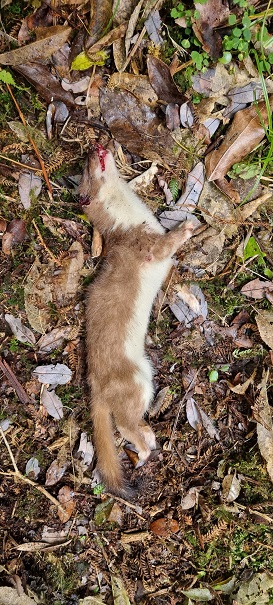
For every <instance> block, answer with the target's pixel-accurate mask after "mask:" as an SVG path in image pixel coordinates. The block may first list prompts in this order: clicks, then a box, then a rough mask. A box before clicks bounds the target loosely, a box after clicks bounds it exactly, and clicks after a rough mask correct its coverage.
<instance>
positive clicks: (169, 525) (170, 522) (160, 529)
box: [150, 517, 179, 538]
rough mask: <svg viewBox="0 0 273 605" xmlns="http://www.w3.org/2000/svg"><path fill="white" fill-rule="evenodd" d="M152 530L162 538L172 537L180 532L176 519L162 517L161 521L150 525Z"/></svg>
mask: <svg viewBox="0 0 273 605" xmlns="http://www.w3.org/2000/svg"><path fill="white" fill-rule="evenodd" d="M150 530H151V531H152V532H153V534H156V536H161V537H162V538H165V537H167V536H170V534H172V533H174V534H175V533H177V532H178V531H179V523H178V522H177V521H176V520H175V519H168V518H167V517H162V518H161V519H156V520H155V521H152V523H151V525H150Z"/></svg>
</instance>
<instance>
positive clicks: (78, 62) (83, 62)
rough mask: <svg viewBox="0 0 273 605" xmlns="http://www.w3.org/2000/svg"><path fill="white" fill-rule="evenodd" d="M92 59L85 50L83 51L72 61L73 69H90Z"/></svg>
mask: <svg viewBox="0 0 273 605" xmlns="http://www.w3.org/2000/svg"><path fill="white" fill-rule="evenodd" d="M91 65H92V61H90V59H89V58H88V57H87V55H86V54H85V52H83V51H82V52H81V53H80V54H79V55H77V56H76V57H75V59H74V60H73V61H72V63H71V69H76V70H79V71H82V70H83V69H88V67H91Z"/></svg>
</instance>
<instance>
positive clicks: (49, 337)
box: [37, 326, 79, 353]
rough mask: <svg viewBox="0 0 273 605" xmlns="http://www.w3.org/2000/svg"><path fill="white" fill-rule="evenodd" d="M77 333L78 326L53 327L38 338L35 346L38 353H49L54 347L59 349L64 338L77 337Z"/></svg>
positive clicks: (71, 338) (72, 338)
mask: <svg viewBox="0 0 273 605" xmlns="http://www.w3.org/2000/svg"><path fill="white" fill-rule="evenodd" d="M78 333H79V327H78V326H61V327H60V328H54V329H53V330H51V331H50V332H48V333H47V334H44V336H41V338H40V339H39V340H38V342H37V347H38V348H39V353H51V352H52V351H54V350H55V349H59V348H60V347H61V346H62V345H63V342H64V340H74V339H75V338H77V336H78Z"/></svg>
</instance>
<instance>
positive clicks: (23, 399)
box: [0, 357, 33, 404]
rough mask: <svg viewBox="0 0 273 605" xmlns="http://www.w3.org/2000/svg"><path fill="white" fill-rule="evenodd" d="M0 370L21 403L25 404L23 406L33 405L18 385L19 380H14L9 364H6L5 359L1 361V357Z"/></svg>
mask: <svg viewBox="0 0 273 605" xmlns="http://www.w3.org/2000/svg"><path fill="white" fill-rule="evenodd" d="M0 370H2V372H3V374H5V376H6V377H7V379H8V381H9V383H10V385H11V386H12V388H13V389H14V390H15V392H16V394H17V395H18V397H19V399H20V401H21V403H25V404H29V403H30V404H31V403H33V401H32V399H30V397H29V396H28V394H27V393H26V391H25V389H24V388H23V387H22V385H21V384H20V382H19V380H17V378H16V376H15V374H14V373H13V371H12V369H11V367H10V366H9V364H8V363H7V362H6V360H5V359H4V361H2V359H1V357H0Z"/></svg>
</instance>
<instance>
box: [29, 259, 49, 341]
mask: <svg viewBox="0 0 273 605" xmlns="http://www.w3.org/2000/svg"><path fill="white" fill-rule="evenodd" d="M47 270H48V266H47V265H42V263H40V261H39V260H38V259H37V258H36V259H35V261H34V263H33V265H32V267H31V269H30V271H29V272H28V275H27V278H26V281H25V288H24V297H25V310H26V313H27V318H28V321H29V323H30V325H31V327H32V328H34V330H36V332H39V333H40V334H44V333H45V331H46V330H47V329H48V328H49V327H50V309H49V306H48V303H50V302H53V296H52V289H51V286H50V283H49V282H48V280H47V279H46V273H47Z"/></svg>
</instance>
